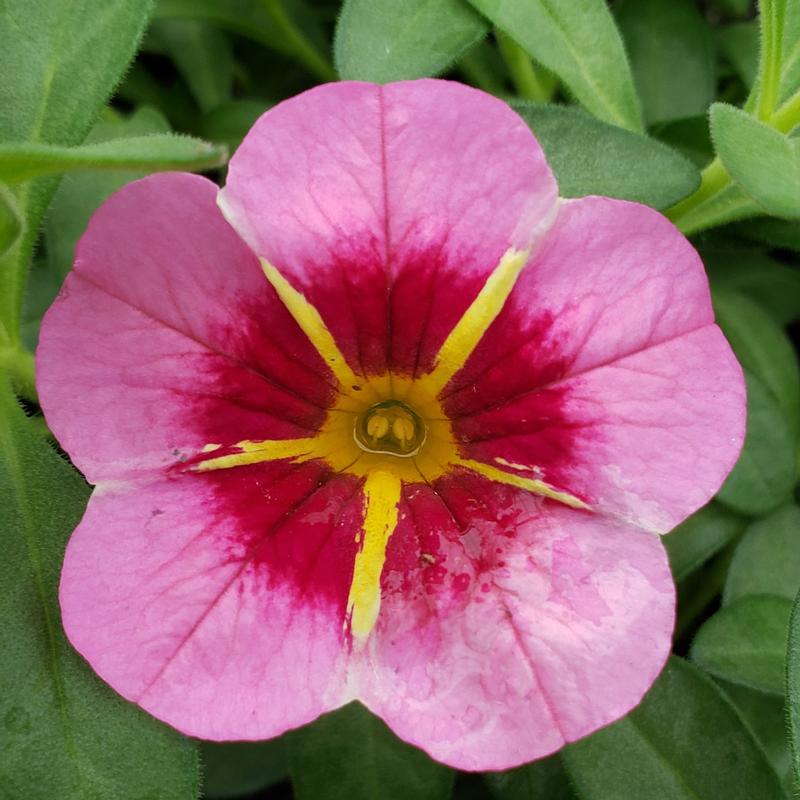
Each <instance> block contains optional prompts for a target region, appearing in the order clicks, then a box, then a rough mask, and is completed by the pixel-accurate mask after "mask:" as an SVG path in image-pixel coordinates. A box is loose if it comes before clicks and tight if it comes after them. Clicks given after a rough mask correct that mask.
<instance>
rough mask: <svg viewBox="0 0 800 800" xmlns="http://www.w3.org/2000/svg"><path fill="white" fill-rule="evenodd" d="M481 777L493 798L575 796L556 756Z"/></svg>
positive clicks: (568, 799) (560, 799) (566, 799)
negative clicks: (483, 778)
mask: <svg viewBox="0 0 800 800" xmlns="http://www.w3.org/2000/svg"><path fill="white" fill-rule="evenodd" d="M484 777H485V779H486V783H487V784H488V786H489V790H490V791H491V794H492V797H493V798H495V800H533V799H534V798H543V800H544V799H545V798H546V800H578V796H577V795H576V794H575V792H574V791H573V789H572V785H571V784H570V782H569V776H568V775H567V771H566V770H565V769H564V764H563V763H562V761H561V759H560V758H559V757H558V756H550V758H545V759H541V760H540V761H534V762H532V763H530V764H525V765H524V766H521V767H517V768H516V769H511V770H509V771H508V772H490V773H487V774H486V775H485V776H484Z"/></svg>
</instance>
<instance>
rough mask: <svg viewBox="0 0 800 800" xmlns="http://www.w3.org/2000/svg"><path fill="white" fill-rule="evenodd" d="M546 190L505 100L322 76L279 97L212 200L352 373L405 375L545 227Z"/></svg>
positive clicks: (547, 180) (438, 84)
mask: <svg viewBox="0 0 800 800" xmlns="http://www.w3.org/2000/svg"><path fill="white" fill-rule="evenodd" d="M555 198H556V185H555V182H554V180H553V176H552V174H551V173H550V170H549V168H548V167H547V164H546V162H545V160H544V155H543V153H542V150H541V148H540V147H539V145H538V143H537V142H536V140H535V139H534V138H533V136H532V134H531V133H530V131H529V130H528V127H527V126H526V125H525V123H524V122H523V121H522V120H521V119H520V118H519V117H518V116H517V115H516V114H514V113H513V112H512V111H511V110H510V109H509V108H508V106H507V105H506V104H505V103H502V102H501V101H499V100H497V99H495V98H493V97H490V96H489V95H486V94H484V93H482V92H479V91H477V90H475V89H471V88H469V87H466V86H463V85H462V84H458V83H449V82H446V81H429V80H424V81H414V82H406V83H395V84H391V85H389V86H384V87H378V86H373V85H370V84H360V83H348V82H344V83H336V84H328V85H325V86H320V87H317V88H315V89H312V90H310V91H308V92H305V93H304V94H302V95H300V96H298V97H295V98H293V99H291V100H287V101H285V102H283V103H281V104H280V105H278V106H276V107H275V108H274V109H272V110H271V111H269V112H267V113H266V114H265V115H264V116H263V117H262V118H261V119H260V120H259V121H258V122H257V123H256V124H255V126H254V127H253V129H252V130H251V131H250V133H249V134H248V136H247V137H246V138H245V140H244V142H243V144H242V146H241V147H240V148H239V150H238V151H237V153H236V154H235V155H234V157H233V159H232V160H231V164H230V168H229V172H228V181H227V184H226V186H225V188H224V189H223V190H222V192H221V197H220V205H221V207H222V208H223V210H224V212H225V214H226V216H227V217H228V219H229V220H230V221H231V223H232V224H233V225H234V226H235V227H236V228H237V230H239V231H240V232H241V234H242V236H243V237H244V238H245V240H246V241H247V242H248V243H249V244H250V245H251V247H252V248H253V250H254V251H255V252H256V254H257V255H259V256H261V257H264V258H266V259H267V260H268V261H269V262H270V263H272V264H273V265H274V266H276V267H277V268H278V269H279V270H281V271H282V272H283V273H284V274H285V275H286V276H287V277H288V278H289V279H290V280H291V281H292V282H293V284H294V285H295V288H297V289H299V290H300V291H302V292H303V293H304V294H305V295H306V296H307V297H308V299H309V300H310V301H311V302H312V303H313V304H314V305H315V306H316V308H317V309H318V310H319V311H320V313H321V314H322V317H323V319H324V320H325V322H326V323H327V325H328V327H329V328H330V330H331V331H332V332H333V334H334V336H335V337H336V339H337V342H338V344H339V347H340V348H341V350H342V352H343V353H344V355H345V356H346V358H347V359H348V360H349V362H350V364H351V366H352V367H353V368H354V369H356V370H357V371H361V369H362V368H363V371H366V372H367V373H380V372H383V371H384V370H385V368H386V363H387V360H388V361H389V363H390V364H391V365H392V366H393V368H394V369H395V370H396V371H397V372H405V373H413V372H415V371H418V372H419V371H424V369H425V368H427V367H428V366H429V365H430V363H431V361H432V359H433V356H434V355H435V353H436V351H437V349H438V347H439V346H440V345H441V343H442V341H443V340H444V338H445V337H446V335H447V334H448V333H449V331H450V329H451V328H452V327H453V325H454V324H455V323H456V321H457V320H458V319H459V317H460V316H461V315H462V314H463V312H464V311H465V309H466V308H467V306H468V305H469V303H470V302H471V300H472V299H473V298H474V297H475V295H476V294H477V293H478V291H479V290H480V288H481V286H482V285H483V282H484V281H485V279H486V278H487V276H488V275H489V273H490V272H491V271H492V270H493V269H494V268H495V267H496V266H497V264H498V263H499V261H500V258H501V257H502V255H503V254H504V253H505V252H506V250H508V249H509V248H511V247H516V248H520V249H523V248H526V247H529V246H531V245H532V244H533V243H534V242H535V241H536V240H537V239H538V238H539V237H540V236H541V234H542V232H543V230H545V229H546V228H547V226H548V225H549V224H550V221H551V219H552V211H553V204H554V201H555ZM389 283H390V284H391V290H389V288H388V284H389ZM387 297H388V310H387Z"/></svg>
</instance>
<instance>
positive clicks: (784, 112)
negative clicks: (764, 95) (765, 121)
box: [769, 89, 800, 133]
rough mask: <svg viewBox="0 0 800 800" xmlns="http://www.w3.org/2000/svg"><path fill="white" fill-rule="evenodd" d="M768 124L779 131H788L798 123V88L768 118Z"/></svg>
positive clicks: (799, 121) (799, 116)
mask: <svg viewBox="0 0 800 800" xmlns="http://www.w3.org/2000/svg"><path fill="white" fill-rule="evenodd" d="M769 124H770V125H771V126H772V127H773V128H775V129H776V130H779V131H780V132H781V133H790V132H791V131H792V129H793V128H796V127H797V126H798V125H800V89H798V90H797V91H796V92H795V93H794V94H793V95H792V96H791V97H790V98H789V99H788V100H786V102H784V103H783V105H782V106H781V107H780V108H779V109H778V110H777V111H776V112H775V113H774V114H773V115H772V116H771V117H770V118H769Z"/></svg>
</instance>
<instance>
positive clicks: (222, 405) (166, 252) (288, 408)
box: [37, 174, 332, 483]
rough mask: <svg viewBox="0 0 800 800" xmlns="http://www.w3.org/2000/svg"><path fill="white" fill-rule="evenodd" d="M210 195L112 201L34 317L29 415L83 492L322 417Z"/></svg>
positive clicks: (189, 188)
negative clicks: (52, 438)
mask: <svg viewBox="0 0 800 800" xmlns="http://www.w3.org/2000/svg"><path fill="white" fill-rule="evenodd" d="M216 194H217V187H216V186H215V185H214V184H213V183H211V182H210V181H208V180H206V179H205V178H200V177H196V176H193V175H182V174H161V175H155V176H152V177H150V178H145V179H144V180H141V181H137V182H135V183H132V184H129V185H128V186H126V187H125V188H123V189H122V190H120V191H119V192H118V193H117V194H115V195H114V196H113V197H111V199H109V200H108V201H107V202H106V203H105V204H104V205H103V206H102V207H101V208H100V209H99V211H97V213H96V214H95V215H94V217H93V218H92V221H91V223H90V225H89V229H88V231H87V232H86V233H85V234H84V236H83V238H82V239H81V241H80V243H79V245H78V251H77V258H76V262H75V268H74V270H73V272H72V273H71V274H70V276H69V277H68V278H67V280H66V282H65V284H64V288H63V289H62V292H61V294H60V296H59V298H58V299H57V300H56V302H55V303H54V305H53V306H52V307H51V309H50V310H49V311H48V313H47V315H46V317H45V319H44V322H43V324H42V331H41V337H40V344H39V349H38V352H37V371H38V385H39V391H40V394H41V399H42V407H43V408H44V411H45V414H46V416H47V421H48V424H49V425H50V427H51V428H52V430H53V431H54V433H55V434H56V436H57V437H58V440H59V441H60V442H61V444H62V446H63V447H64V448H65V449H66V450H67V451H68V452H69V453H70V455H71V457H72V459H73V461H74V462H75V464H76V465H77V466H78V467H79V468H80V469H81V470H82V471H83V473H84V474H85V475H86V477H87V478H88V479H89V481H91V482H93V483H94V482H97V481H98V480H101V479H113V478H124V477H127V476H129V475H133V474H136V473H139V472H141V471H142V470H147V471H152V470H155V469H156V468H159V467H161V468H163V467H165V466H167V465H169V464H171V463H174V462H175V461H177V460H179V459H180V458H181V457H182V456H183V457H184V458H185V457H186V455H185V454H187V453H188V454H190V453H193V452H195V451H197V450H198V449H199V448H201V447H203V446H204V445H206V444H212V443H215V444H232V443H234V442H236V441H239V440H241V439H270V438H297V437H301V436H307V435H308V433H309V430H315V429H316V428H317V427H318V425H319V424H320V422H321V421H322V419H323V418H324V413H325V412H324V407H326V406H327V405H328V404H329V402H330V398H331V396H332V389H331V386H330V385H329V383H327V382H326V380H325V378H324V376H325V372H326V368H325V365H324V362H323V361H322V359H321V358H320V357H319V356H318V354H317V353H316V351H315V350H314V348H313V347H312V346H311V345H310V343H309V342H308V340H307V339H306V337H305V335H304V334H303V333H302V332H301V331H300V329H299V328H298V327H297V325H296V324H295V323H294V321H293V320H292V319H291V317H290V316H289V314H288V312H287V311H286V309H285V308H284V306H283V304H282V303H281V302H280V300H279V299H278V297H277V295H276V294H275V292H274V290H273V289H272V287H271V286H270V285H269V283H268V282H267V280H266V279H265V277H264V275H263V272H262V271H261V268H260V266H259V264H258V261H257V259H256V258H255V256H254V255H253V254H252V253H251V252H250V251H249V249H248V248H247V246H246V245H245V244H244V243H243V242H242V241H241V239H240V238H239V237H238V235H237V234H236V233H235V232H234V231H233V230H232V229H231V228H230V226H229V225H228V224H227V223H226V222H225V220H224V219H223V218H222V215H221V214H220V213H219V210H218V209H217V207H216V202H215V201H216ZM331 379H332V378H331Z"/></svg>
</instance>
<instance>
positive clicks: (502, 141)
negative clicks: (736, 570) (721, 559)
mask: <svg viewBox="0 0 800 800" xmlns="http://www.w3.org/2000/svg"><path fill="white" fill-rule="evenodd" d="M557 195H558V192H557V186H556V183H555V180H554V178H553V175H552V173H551V172H550V169H549V168H548V166H547V163H546V161H545V159H544V155H543V153H542V150H541V148H540V147H539V145H538V144H537V142H536V140H535V139H534V138H533V136H532V135H531V133H530V132H529V130H528V128H527V127H526V125H525V124H524V123H523V121H522V120H520V119H519V117H517V116H516V114H514V113H513V112H512V111H511V110H510V109H509V108H508V107H507V106H506V105H505V104H503V103H502V102H500V101H499V100H496V99H494V98H492V97H489V96H487V95H485V94H482V93H480V92H478V91H475V90H473V89H470V88H467V87H465V86H462V85H459V84H454V83H447V82H443V81H418V82H410V83H397V84H392V85H389V86H385V87H383V88H379V87H377V86H372V85H369V84H360V83H339V84H331V85H326V86H322V87H318V88H316V89H313V90H311V91H309V92H306V93H305V94H303V95H301V96H299V97H297V98H295V99H292V100H289V101H287V102H285V103H282V104H280V105H279V106H277V107H276V108H274V109H273V110H271V111H269V112H268V113H267V114H265V115H264V116H263V117H262V118H261V119H260V120H259V121H258V122H257V123H256V125H255V126H254V128H253V129H252V131H251V132H250V133H249V134H248V136H247V138H246V139H245V141H244V143H243V144H242V146H241V148H240V149H239V151H238V152H237V153H236V155H235V156H234V158H233V160H232V161H231V164H230V170H229V173H228V180H227V184H226V186H225V188H224V189H222V190H221V191H218V190H217V187H216V186H215V185H214V184H212V183H211V182H210V181H208V180H206V179H204V178H200V177H194V176H191V175H183V174H163V175H158V176H154V177H151V178H146V179H144V180H141V181H137V182H135V183H132V184H130V185H128V186H127V187H125V188H124V189H122V190H121V191H120V192H118V193H117V194H116V195H114V196H113V197H112V198H111V199H110V200H109V201H108V202H107V203H106V204H105V205H104V206H103V207H102V208H101V209H100V210H99V211H98V212H97V213H96V214H95V216H94V218H93V219H92V222H91V224H90V225H89V229H88V231H87V232H86V234H85V236H84V237H83V239H82V240H81V242H80V245H79V247H78V252H77V258H76V262H75V268H74V270H73V273H72V274H71V275H70V277H69V278H68V279H67V281H66V284H65V287H64V290H63V292H62V293H61V296H60V297H59V299H58V300H57V301H56V303H55V304H54V306H53V307H52V309H51V310H50V311H49V313H48V315H47V318H46V319H45V322H44V325H43V327H42V335H41V345H40V349H39V356H38V358H39V362H38V365H39V388H40V392H41V396H42V403H43V407H44V409H45V412H46V414H47V419H48V422H49V423H50V425H51V427H52V429H53V431H54V432H55V433H56V435H57V437H58V439H59V440H60V442H61V443H62V445H63V446H64V448H65V449H66V450H67V451H68V452H69V454H70V455H71V456H72V458H73V460H74V462H75V464H76V465H77V466H78V467H79V468H80V469H81V470H82V471H83V472H84V474H85V475H86V477H87V479H88V480H89V481H90V482H91V483H93V484H96V488H95V490H94V494H93V496H92V499H91V501H90V503H89V507H88V509H87V511H86V515H85V517H84V519H83V521H82V522H81V524H80V526H79V527H78V529H77V530H76V531H75V533H74V535H73V537H72V539H71V541H70V543H69V547H68V549H67V554H66V559H65V563H64V570H63V575H62V581H61V606H62V611H63V619H64V626H65V628H66V631H67V634H68V636H69V638H70V640H71V641H72V643H73V644H74V645H75V647H76V648H77V649H78V650H79V651H80V652H81V653H82V654H83V655H84V656H85V657H86V658H87V660H88V661H89V663H90V664H91V665H92V666H93V667H94V669H95V670H96V671H97V672H98V674H99V675H101V676H102V677H103V678H104V679H105V680H106V681H108V682H109V683H110V684H111V685H112V686H113V687H114V688H115V689H116V690H117V691H118V692H120V693H121V694H122V695H124V696H125V697H127V698H129V699H131V700H133V701H135V702H136V703H138V704H140V705H141V706H142V707H143V708H145V709H147V710H148V711H149V712H151V713H152V714H154V715H155V716H157V717H159V718H161V719H163V720H165V721H167V722H169V723H170V724H172V725H174V726H175V727H176V728H178V729H180V730H182V731H184V732H186V733H188V734H192V735H195V736H201V737H205V738H209V739H252V738H265V737H270V736H275V735H277V734H279V733H281V732H282V731H284V730H286V729H287V728H291V727H293V726H297V725H302V724H303V723H306V722H308V721H309V720H312V719H314V718H315V717H316V716H317V715H319V714H320V713H321V712H324V711H326V710H329V709H333V708H336V707H337V706H340V705H342V704H344V703H346V702H348V701H350V700H352V699H354V698H357V699H359V700H361V701H362V702H363V703H364V704H365V705H367V706H368V707H369V708H370V709H372V710H373V711H374V712H375V713H377V714H379V715H380V716H381V717H382V718H383V719H384V720H386V722H387V723H388V724H389V725H390V726H391V727H392V728H393V729H394V731H395V732H396V733H397V734H398V735H399V736H401V737H402V738H404V739H406V740H408V741H409V742H413V743H415V744H417V745H419V746H420V747H422V748H424V749H425V750H427V751H428V752H429V753H430V754H431V755H432V756H433V757H435V758H437V759H439V760H441V761H444V762H447V763H449V764H452V765H454V766H457V767H461V768H465V769H501V768H506V767H509V766H511V765H515V764H518V763H520V762H524V761H528V760H531V759H534V758H537V757H539V756H544V755H546V754H548V753H551V752H552V751H554V750H556V749H558V748H559V747H561V746H562V745H563V744H564V743H565V742H569V741H573V740H575V739H578V738H580V737H582V736H585V735H586V734H588V733H590V732H592V731H594V730H595V729H597V728H599V727H600V726H603V725H606V724H607V723H609V722H611V721H613V720H615V719H617V718H618V717H620V716H622V715H623V714H625V713H626V712H627V711H629V710H630V709H631V708H632V707H634V706H635V705H636V704H637V703H638V702H639V700H640V699H641V697H642V696H643V694H644V693H645V692H646V690H647V689H648V687H649V686H650V685H651V683H652V682H653V680H654V679H655V677H656V675H657V674H658V672H659V670H660V669H661V667H662V665H663V663H664V660H665V658H666V656H667V653H668V651H669V649H670V637H671V632H672V625H673V615H674V587H673V583H672V580H671V577H670V572H669V567H668V564H667V559H666V557H665V554H664V550H663V547H662V545H661V543H660V540H659V538H658V537H657V536H656V535H655V534H658V533H663V532H665V531H668V530H669V529H670V528H672V527H673V526H674V525H675V524H676V523H678V522H680V521H681V520H682V519H684V518H685V517H686V516H687V515H688V514H690V513H691V512H692V511H694V510H695V509H697V508H698V507H699V506H701V505H703V503H705V502H706V501H707V500H708V499H709V498H710V497H711V495H712V494H713V493H714V491H715V490H716V489H717V488H718V487H719V485H720V483H721V482H722V480H723V479H724V477H725V475H726V474H727V472H728V471H729V470H730V468H731V466H732V464H733V462H734V460H735V458H736V456H737V453H738V451H739V448H740V444H741V440H742V435H743V424H744V400H743V384H742V378H741V372H740V369H739V367H738V365H737V363H736V361H735V360H734V358H733V355H732V354H731V351H730V349H729V347H728V345H727V343H726V341H725V339H724V338H723V336H722V334H721V333H720V331H719V330H718V328H717V327H716V326H715V325H714V322H713V315H712V309H711V305H710V302H709V293H708V286H707V282H706V278H705V275H704V272H703V268H702V265H701V263H700V261H699V259H698V257H697V255H696V253H695V252H694V250H693V249H692V248H691V246H690V245H689V244H688V243H687V242H686V240H685V239H684V238H683V237H682V236H681V235H680V234H679V233H678V232H677V231H676V229H675V228H674V227H673V226H672V225H671V224H670V223H669V222H668V221H667V220H666V219H664V218H663V217H662V216H660V215H659V214H657V213H656V212H655V211H652V210H650V209H649V208H646V207H644V206H641V205H636V204H633V203H627V202H622V201H618V200H611V199H607V198H602V197H588V198H584V199H581V200H559V199H558V196H557Z"/></svg>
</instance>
